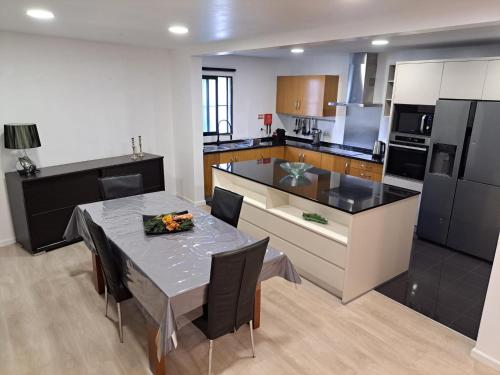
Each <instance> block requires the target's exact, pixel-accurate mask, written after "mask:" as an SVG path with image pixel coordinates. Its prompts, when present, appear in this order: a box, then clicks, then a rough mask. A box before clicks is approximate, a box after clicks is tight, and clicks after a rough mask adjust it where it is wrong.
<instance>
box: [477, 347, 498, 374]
mask: <svg viewBox="0 0 500 375" xmlns="http://www.w3.org/2000/svg"><path fill="white" fill-rule="evenodd" d="M470 355H471V356H472V358H474V359H476V360H478V361H479V362H481V363H484V364H485V365H488V366H490V367H493V368H494V369H495V370H497V371H500V361H499V360H498V359H496V358H493V357H490V356H489V355H487V354H484V353H483V352H482V351H480V350H477V349H476V348H474V349H472V351H471V353H470Z"/></svg>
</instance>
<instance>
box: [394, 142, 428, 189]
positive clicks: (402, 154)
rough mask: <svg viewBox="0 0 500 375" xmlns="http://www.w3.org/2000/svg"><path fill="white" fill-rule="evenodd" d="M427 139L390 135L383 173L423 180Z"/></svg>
mask: <svg viewBox="0 0 500 375" xmlns="http://www.w3.org/2000/svg"><path fill="white" fill-rule="evenodd" d="M429 143H430V139H429V138H428V137H415V136H408V135H405V134H402V133H399V134H398V133H392V134H391V137H390V142H389V150H388V154H387V166H386V170H385V173H386V174H387V175H392V176H396V177H403V178H410V179H413V180H419V181H423V180H424V175H425V166H426V164H427V156H428V153H429Z"/></svg>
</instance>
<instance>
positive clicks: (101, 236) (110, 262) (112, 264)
mask: <svg viewBox="0 0 500 375" xmlns="http://www.w3.org/2000/svg"><path fill="white" fill-rule="evenodd" d="M83 216H84V218H85V223H86V225H87V228H88V230H89V233H90V237H91V238H92V241H93V243H94V247H95V250H96V251H97V254H98V255H99V258H101V264H102V270H103V273H104V281H105V286H104V299H105V301H106V311H105V313H104V315H105V316H106V317H107V316H108V299H109V294H111V295H112V296H113V297H114V299H115V301H116V308H117V311H118V332H119V335H120V342H123V325H122V310H121V307H120V303H121V302H123V301H125V300H127V299H129V298H132V294H131V293H130V291H129V290H128V289H127V287H126V286H125V284H124V283H123V281H122V276H121V271H120V268H119V264H120V260H119V259H118V257H117V256H115V254H114V250H113V248H112V247H111V244H110V243H109V240H108V237H106V234H105V233H104V230H103V229H102V227H100V226H99V225H97V224H96V223H94V221H93V220H92V218H91V217H90V215H89V213H88V212H87V211H84V212H83Z"/></svg>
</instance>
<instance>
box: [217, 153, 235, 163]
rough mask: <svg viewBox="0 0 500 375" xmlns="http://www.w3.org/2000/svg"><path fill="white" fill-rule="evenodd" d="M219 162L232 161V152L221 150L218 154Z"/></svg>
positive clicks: (233, 154)
mask: <svg viewBox="0 0 500 375" xmlns="http://www.w3.org/2000/svg"><path fill="white" fill-rule="evenodd" d="M219 155H220V156H219V163H232V162H233V161H235V160H234V157H235V153H234V152H221V153H220V154H219Z"/></svg>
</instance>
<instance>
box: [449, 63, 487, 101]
mask: <svg viewBox="0 0 500 375" xmlns="http://www.w3.org/2000/svg"><path fill="white" fill-rule="evenodd" d="M487 66H488V61H486V60H475V61H474V60H470V61H449V62H445V63H444V68H443V79H442V81H441V90H440V93H439V97H440V98H443V99H481V98H482V97H483V88H484V80H485V78H486V68H487Z"/></svg>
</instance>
